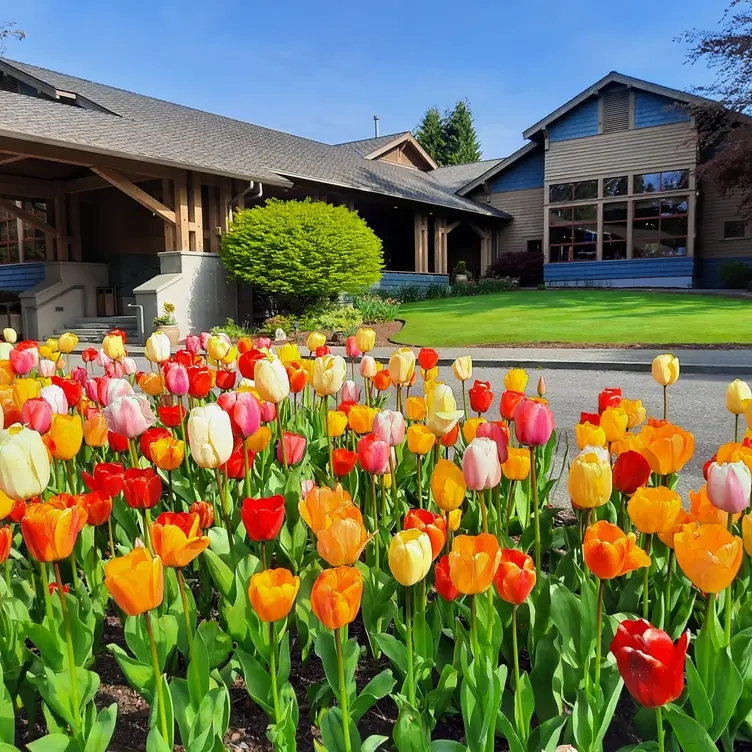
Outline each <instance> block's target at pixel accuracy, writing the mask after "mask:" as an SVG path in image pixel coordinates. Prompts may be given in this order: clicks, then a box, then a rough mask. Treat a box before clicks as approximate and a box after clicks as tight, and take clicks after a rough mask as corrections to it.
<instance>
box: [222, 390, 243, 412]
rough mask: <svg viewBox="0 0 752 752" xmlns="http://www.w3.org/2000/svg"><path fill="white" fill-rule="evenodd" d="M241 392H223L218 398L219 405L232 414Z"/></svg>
mask: <svg viewBox="0 0 752 752" xmlns="http://www.w3.org/2000/svg"><path fill="white" fill-rule="evenodd" d="M238 394H240V392H222V394H220V395H219V397H217V404H218V405H219V406H220V407H221V408H222V409H223V410H224V411H225V412H226V413H231V412H232V408H233V406H234V405H235V403H236V402H237V400H238Z"/></svg>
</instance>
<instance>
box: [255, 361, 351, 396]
mask: <svg viewBox="0 0 752 752" xmlns="http://www.w3.org/2000/svg"><path fill="white" fill-rule="evenodd" d="M256 368H258V366H256ZM346 378H347V363H345V359H344V358H343V357H342V356H341V355H323V356H322V357H320V358H316V360H315V361H314V363H313V378H312V379H311V383H312V384H313V388H314V389H315V390H316V394H318V395H319V396H320V397H324V396H327V397H328V396H330V395H332V394H336V393H337V392H338V391H339V390H340V389H341V388H342V384H343V383H344V381H345V379H346Z"/></svg>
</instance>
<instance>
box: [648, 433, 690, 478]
mask: <svg viewBox="0 0 752 752" xmlns="http://www.w3.org/2000/svg"><path fill="white" fill-rule="evenodd" d="M642 433H645V434H646V436H645V438H646V439H647V443H646V445H645V448H644V449H643V454H644V455H645V459H647V461H648V462H649V463H650V469H651V470H652V471H653V472H654V473H657V474H658V475H670V474H671V473H678V472H679V471H680V470H681V469H682V468H683V467H684V465H686V464H687V462H689V460H690V458H691V457H692V455H693V454H694V451H695V437H694V435H693V434H691V433H689V431H685V430H684V429H682V428H680V427H679V426H675V425H674V424H673V423H666V424H665V425H662V426H660V427H657V428H654V427H653V426H650V425H648V426H645V427H644V428H643V429H642Z"/></svg>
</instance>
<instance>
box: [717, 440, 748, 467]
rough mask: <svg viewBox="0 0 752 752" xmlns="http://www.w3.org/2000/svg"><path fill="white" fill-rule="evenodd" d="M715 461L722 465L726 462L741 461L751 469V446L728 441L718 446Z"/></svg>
mask: <svg viewBox="0 0 752 752" xmlns="http://www.w3.org/2000/svg"><path fill="white" fill-rule="evenodd" d="M716 462H717V463H718V464H719V465H723V464H724V463H727V462H743V463H744V464H745V465H746V466H747V467H748V468H749V469H750V471H752V447H750V446H745V445H744V444H737V443H736V442H729V443H728V444H723V445H722V446H720V447H718V452H717V453H716Z"/></svg>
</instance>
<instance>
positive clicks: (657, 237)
mask: <svg viewBox="0 0 752 752" xmlns="http://www.w3.org/2000/svg"><path fill="white" fill-rule="evenodd" d="M676 199H684V200H685V201H686V204H687V208H686V211H685V212H683V213H681V214H676V213H674V214H666V213H664V211H663V207H662V204H663V202H664V201H672V200H676ZM646 201H655V202H658V214H657V215H656V216H655V217H637V216H636V214H637V205H638V204H639V203H641V202H646ZM690 208H691V194H690V193H686V194H677V195H672V196H663V197H658V198H649V199H644V198H636V199H634V200H633V201H632V212H631V217H630V221H631V223H632V258H633V259H638V258H639V259H646V258H647V259H650V258H687V257H688V256H689V237H690V230H691V227H690V224H689V218H690ZM675 219H684V220H686V223H687V228H686V233H685V234H683V235H668V234H667V233H664V232H663V230H662V226H663V223H664V221H666V220H668V221H671V220H675ZM652 220H655V221H657V222H658V227H657V229H656V231H655V234H654V236H648V237H647V238H643V239H642V243H643V244H645V243H648V242H656V243H658V244H660V243H661V241H662V240H665V239H671V240H673V241H677V240H682V239H683V240H684V248H685V253H683V254H679V253H668V254H666V253H664V254H661V255H658V256H643V255H637V253H636V251H637V243H636V241H635V236H634V233H635V229H636V228H635V222H641V221H643V222H644V221H652Z"/></svg>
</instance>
